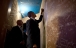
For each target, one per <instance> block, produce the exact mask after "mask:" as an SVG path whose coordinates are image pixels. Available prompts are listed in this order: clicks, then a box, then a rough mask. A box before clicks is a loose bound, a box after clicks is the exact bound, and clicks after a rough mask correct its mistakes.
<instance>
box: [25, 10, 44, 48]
mask: <svg viewBox="0 0 76 48" xmlns="http://www.w3.org/2000/svg"><path fill="white" fill-rule="evenodd" d="M43 12H44V9H42V10H41V15H40V18H39V20H36V19H35V17H36V15H35V13H34V12H33V11H29V12H28V17H29V18H30V19H29V20H27V22H26V34H27V48H33V45H34V44H35V45H36V46H37V48H40V29H39V27H38V26H39V25H38V24H39V23H40V22H41V20H42V18H43V15H42V14H43Z"/></svg>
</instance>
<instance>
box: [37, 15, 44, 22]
mask: <svg viewBox="0 0 76 48" xmlns="http://www.w3.org/2000/svg"><path fill="white" fill-rule="evenodd" d="M42 18H43V15H40V18H39V20H37V23H39V22H41V21H42Z"/></svg>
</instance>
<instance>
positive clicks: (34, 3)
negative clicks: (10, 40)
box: [18, 0, 42, 18]
mask: <svg viewBox="0 0 76 48" xmlns="http://www.w3.org/2000/svg"><path fill="white" fill-rule="evenodd" d="M41 2H42V0H18V6H19V9H20V12H21V14H22V18H24V17H26V16H27V13H28V12H29V11H33V12H34V13H35V14H37V13H39V11H40V7H41Z"/></svg>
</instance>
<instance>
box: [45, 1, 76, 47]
mask: <svg viewBox="0 0 76 48" xmlns="http://www.w3.org/2000/svg"><path fill="white" fill-rule="evenodd" d="M45 2H46V3H45V12H44V18H45V27H46V48H76V36H75V34H76V0H46V1H45Z"/></svg>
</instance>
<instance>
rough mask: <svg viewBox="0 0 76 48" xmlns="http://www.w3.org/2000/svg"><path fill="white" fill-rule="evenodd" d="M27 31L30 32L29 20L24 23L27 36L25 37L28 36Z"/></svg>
mask: <svg viewBox="0 0 76 48" xmlns="http://www.w3.org/2000/svg"><path fill="white" fill-rule="evenodd" d="M29 31H30V20H28V21H27V22H26V35H27V36H28V33H29Z"/></svg>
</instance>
